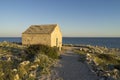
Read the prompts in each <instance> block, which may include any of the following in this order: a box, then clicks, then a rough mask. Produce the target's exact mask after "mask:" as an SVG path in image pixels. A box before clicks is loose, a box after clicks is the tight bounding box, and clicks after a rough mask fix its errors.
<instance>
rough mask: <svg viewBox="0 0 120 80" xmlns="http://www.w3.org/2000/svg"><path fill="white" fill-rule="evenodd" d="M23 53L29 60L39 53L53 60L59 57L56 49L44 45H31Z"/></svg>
mask: <svg viewBox="0 0 120 80" xmlns="http://www.w3.org/2000/svg"><path fill="white" fill-rule="evenodd" d="M25 52H26V53H27V54H28V56H27V58H29V59H33V58H34V56H35V55H37V54H41V53H42V54H45V55H47V56H48V57H50V58H53V59H57V58H58V56H59V55H58V49H57V48H56V47H49V46H46V45H31V46H29V47H28V48H27V49H26V50H25Z"/></svg>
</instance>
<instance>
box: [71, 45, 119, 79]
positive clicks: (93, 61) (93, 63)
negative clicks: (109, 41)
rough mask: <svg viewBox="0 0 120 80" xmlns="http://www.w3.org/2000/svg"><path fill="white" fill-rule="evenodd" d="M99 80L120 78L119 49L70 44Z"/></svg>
mask: <svg viewBox="0 0 120 80" xmlns="http://www.w3.org/2000/svg"><path fill="white" fill-rule="evenodd" d="M71 46H73V47H76V48H75V49H74V51H75V52H77V53H78V54H79V55H80V60H79V61H84V62H85V63H86V64H88V67H89V69H90V70H91V71H92V72H94V73H95V74H96V75H97V76H98V77H99V78H100V79H99V80H120V49H119V48H107V47H100V46H91V45H77V46H76V45H71Z"/></svg>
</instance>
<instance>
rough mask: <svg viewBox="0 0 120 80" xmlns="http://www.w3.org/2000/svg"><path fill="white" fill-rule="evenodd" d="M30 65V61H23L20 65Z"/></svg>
mask: <svg viewBox="0 0 120 80" xmlns="http://www.w3.org/2000/svg"><path fill="white" fill-rule="evenodd" d="M29 63H30V61H23V62H21V63H20V65H28V64H29Z"/></svg>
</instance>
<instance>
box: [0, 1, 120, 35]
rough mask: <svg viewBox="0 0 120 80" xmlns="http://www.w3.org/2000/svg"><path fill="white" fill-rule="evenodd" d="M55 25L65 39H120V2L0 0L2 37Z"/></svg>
mask: <svg viewBox="0 0 120 80" xmlns="http://www.w3.org/2000/svg"><path fill="white" fill-rule="evenodd" d="M52 23H57V24H59V25H60V28H61V31H62V33H63V36H65V37H120V0H0V37H20V36H21V33H22V32H23V31H25V30H26V29H27V28H28V27H29V26H30V25H32V24H52Z"/></svg>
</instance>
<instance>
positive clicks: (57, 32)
mask: <svg viewBox="0 0 120 80" xmlns="http://www.w3.org/2000/svg"><path fill="white" fill-rule="evenodd" d="M56 39H58V41H57V42H58V44H56ZM51 46H57V47H59V49H60V50H61V47H62V34H61V31H60V28H59V27H58V26H57V27H56V28H55V30H54V31H53V32H52V34H51Z"/></svg>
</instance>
